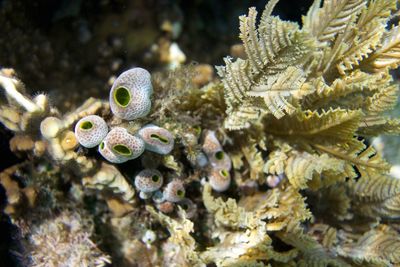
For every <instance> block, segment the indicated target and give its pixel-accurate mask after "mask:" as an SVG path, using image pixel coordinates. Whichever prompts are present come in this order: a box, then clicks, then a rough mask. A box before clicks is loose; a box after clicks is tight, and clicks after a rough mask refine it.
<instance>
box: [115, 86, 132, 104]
mask: <svg viewBox="0 0 400 267" xmlns="http://www.w3.org/2000/svg"><path fill="white" fill-rule="evenodd" d="M114 101H115V103H117V105H118V106H120V107H123V108H125V107H126V106H128V105H129V103H130V102H131V93H130V92H129V90H128V89H126V88H125V87H118V88H117V89H115V91H114Z"/></svg>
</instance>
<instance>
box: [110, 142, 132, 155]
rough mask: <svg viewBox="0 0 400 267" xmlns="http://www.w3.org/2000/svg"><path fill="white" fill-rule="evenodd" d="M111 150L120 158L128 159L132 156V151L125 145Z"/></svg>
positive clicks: (116, 146)
mask: <svg viewBox="0 0 400 267" xmlns="http://www.w3.org/2000/svg"><path fill="white" fill-rule="evenodd" d="M113 150H114V151H115V152H116V153H118V154H120V155H122V156H128V157H129V156H131V155H132V151H131V150H130V149H129V148H128V147H127V146H125V145H115V146H113Z"/></svg>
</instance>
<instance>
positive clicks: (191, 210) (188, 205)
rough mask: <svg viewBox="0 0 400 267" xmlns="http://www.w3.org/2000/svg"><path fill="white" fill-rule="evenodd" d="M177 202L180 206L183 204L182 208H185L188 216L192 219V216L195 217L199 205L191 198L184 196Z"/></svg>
mask: <svg viewBox="0 0 400 267" xmlns="http://www.w3.org/2000/svg"><path fill="white" fill-rule="evenodd" d="M177 204H178V205H179V206H181V207H182V209H184V210H185V212H186V217H187V218H189V219H190V218H193V217H194V216H195V215H196V212H197V206H196V204H194V203H193V201H191V200H190V199H188V198H184V199H182V200H181V201H179V202H178V203H177Z"/></svg>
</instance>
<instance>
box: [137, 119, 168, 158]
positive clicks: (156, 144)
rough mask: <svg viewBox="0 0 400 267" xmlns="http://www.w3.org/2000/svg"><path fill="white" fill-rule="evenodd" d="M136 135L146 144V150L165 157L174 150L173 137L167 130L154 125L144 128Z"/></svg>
mask: <svg viewBox="0 0 400 267" xmlns="http://www.w3.org/2000/svg"><path fill="white" fill-rule="evenodd" d="M138 135H139V136H140V137H141V138H142V139H143V141H144V142H145V143H146V150H149V151H152V152H155V153H158V154H162V155H166V154H168V153H170V152H171V150H172V149H173V148H174V136H173V135H172V134H171V133H170V132H169V131H168V130H166V129H164V128H161V127H158V126H156V125H153V124H148V125H146V126H144V127H143V128H141V129H140V130H139V132H138Z"/></svg>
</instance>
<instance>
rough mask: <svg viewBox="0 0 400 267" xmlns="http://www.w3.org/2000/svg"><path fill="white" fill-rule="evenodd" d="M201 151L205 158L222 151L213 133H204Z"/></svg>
mask: <svg viewBox="0 0 400 267" xmlns="http://www.w3.org/2000/svg"><path fill="white" fill-rule="evenodd" d="M202 149H203V151H204V153H206V155H207V156H208V155H209V154H213V153H215V152H216V151H219V150H222V146H221V144H220V142H219V141H218V139H217V136H216V135H215V131H211V130H207V131H205V132H204V140H203V145H202Z"/></svg>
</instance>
